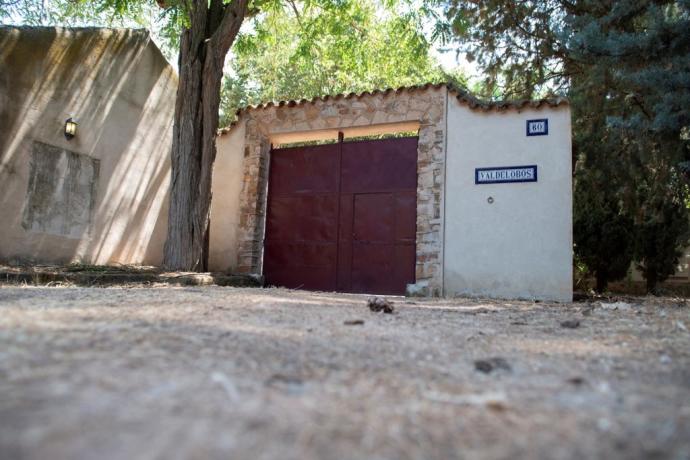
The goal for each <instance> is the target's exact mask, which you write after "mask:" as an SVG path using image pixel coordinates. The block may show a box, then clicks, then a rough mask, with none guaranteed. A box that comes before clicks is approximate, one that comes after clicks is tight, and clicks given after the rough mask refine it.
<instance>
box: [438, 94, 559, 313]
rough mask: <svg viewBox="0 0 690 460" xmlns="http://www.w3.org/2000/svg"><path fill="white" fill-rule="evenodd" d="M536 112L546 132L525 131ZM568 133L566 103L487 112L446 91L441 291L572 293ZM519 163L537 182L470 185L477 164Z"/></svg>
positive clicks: (552, 296) (534, 294)
mask: <svg viewBox="0 0 690 460" xmlns="http://www.w3.org/2000/svg"><path fill="white" fill-rule="evenodd" d="M541 118H548V119H549V135H548V136H534V137H528V136H526V120H528V119H541ZM570 133H571V127H570V110H569V108H568V106H561V107H558V108H543V109H539V110H536V109H524V110H521V111H518V110H517V109H508V110H505V111H497V110H492V111H488V112H485V111H481V110H470V109H469V108H468V107H467V106H466V105H464V104H461V103H460V102H458V101H457V100H456V99H455V98H454V97H452V96H451V97H449V106H448V140H447V143H448V151H447V158H446V164H447V171H446V196H445V216H446V219H445V235H446V237H445V254H444V261H445V263H444V290H445V294H446V295H448V296H452V295H455V294H464V295H468V294H469V295H480V296H489V297H504V298H537V299H554V300H562V301H569V300H571V299H572V179H571V177H572V176H571V134H570ZM521 165H537V166H538V181H537V182H528V183H504V184H482V185H475V176H474V174H475V168H482V167H496V166H521ZM489 197H492V198H493V204H490V203H488V201H487V200H488V198H489Z"/></svg>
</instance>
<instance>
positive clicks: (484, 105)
mask: <svg viewBox="0 0 690 460" xmlns="http://www.w3.org/2000/svg"><path fill="white" fill-rule="evenodd" d="M444 87H445V88H448V91H449V92H450V93H452V94H454V95H455V97H456V98H457V99H458V100H459V101H460V102H462V103H464V104H467V106H468V107H469V108H471V109H473V110H484V111H490V110H497V111H504V110H510V109H518V110H519V109H523V108H525V107H530V108H540V107H543V106H549V107H558V106H560V105H564V104H568V103H569V101H568V99H567V98H565V97H552V98H545V99H536V100H531V99H520V100H506V101H490V100H483V99H479V98H478V97H476V96H474V95H473V94H472V93H470V92H469V91H467V90H466V89H464V88H460V87H458V86H456V85H453V84H451V83H426V84H423V85H412V86H401V87H398V88H385V89H376V90H373V91H363V92H361V93H340V94H335V95H325V96H317V97H314V98H312V99H299V100H294V99H293V100H289V101H269V102H263V103H260V104H256V105H248V106H246V107H242V108H240V109H239V110H237V112H236V115H237V120H239V118H240V116H241V115H242V114H244V113H246V112H250V111H253V110H262V109H268V108H271V107H286V106H287V107H296V106H300V105H306V104H314V103H316V102H319V101H324V102H325V101H328V100H339V99H352V98H357V99H359V98H362V97H367V96H376V95H379V94H383V95H388V94H390V93H395V94H400V93H402V92H415V91H426V90H428V89H440V88H444ZM236 123H237V121H234V122H233V123H231V124H230V125H229V126H227V127H225V128H222V129H219V130H218V134H220V135H223V134H226V133H228V132H230V130H231V129H232V127H233V126H234V125H235V124H236Z"/></svg>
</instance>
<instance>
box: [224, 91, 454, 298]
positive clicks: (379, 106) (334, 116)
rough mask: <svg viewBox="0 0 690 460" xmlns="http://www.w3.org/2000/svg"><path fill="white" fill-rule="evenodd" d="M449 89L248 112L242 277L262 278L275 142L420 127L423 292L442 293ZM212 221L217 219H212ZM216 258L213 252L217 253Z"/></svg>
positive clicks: (241, 217) (418, 264)
mask: <svg viewBox="0 0 690 460" xmlns="http://www.w3.org/2000/svg"><path fill="white" fill-rule="evenodd" d="M446 94H447V90H446V88H445V87H441V88H438V87H430V88H423V89H418V90H414V89H409V90H402V91H399V92H395V91H390V92H378V93H374V94H365V95H362V96H354V97H347V98H346V97H337V98H327V99H325V100H323V99H318V100H315V101H313V102H305V103H302V104H298V105H293V106H289V105H286V106H282V107H275V106H273V107H267V108H259V109H252V110H249V111H247V112H244V113H243V115H242V120H243V122H245V123H246V134H245V145H244V177H243V183H242V192H241V195H240V202H239V206H240V212H239V232H238V243H237V248H238V270H239V271H240V272H251V273H261V270H262V267H261V260H262V251H263V235H264V219H265V206H266V192H267V177H268V159H269V152H270V145H271V141H270V139H271V136H272V135H277V134H284V133H290V132H300V131H310V130H322V129H333V128H336V129H337V128H341V129H344V128H350V127H356V126H371V125H378V124H386V123H401V122H410V121H415V122H419V126H420V129H419V145H418V158H417V174H418V185H417V241H416V245H417V262H416V280H417V287H418V288H419V289H420V290H421V291H422V292H426V293H429V294H433V295H440V294H441V289H442V263H443V261H442V241H443V224H442V221H443V215H442V214H443V206H442V194H443V180H444V170H445V166H444V151H445V147H444V142H445V104H446ZM211 219H214V217H213V214H212V217H211ZM213 251H214V248H213V245H212V246H211V252H213Z"/></svg>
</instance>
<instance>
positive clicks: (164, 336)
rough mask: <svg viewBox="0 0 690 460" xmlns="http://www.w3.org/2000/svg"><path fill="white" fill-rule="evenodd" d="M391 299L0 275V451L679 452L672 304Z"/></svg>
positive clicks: (271, 454) (684, 366)
mask: <svg viewBox="0 0 690 460" xmlns="http://www.w3.org/2000/svg"><path fill="white" fill-rule="evenodd" d="M391 300H392V301H393V303H394V306H395V309H396V311H395V313H394V314H390V315H389V314H383V313H373V312H370V311H369V310H368V309H367V307H366V297H362V296H355V295H337V294H324V293H305V292H299V291H288V290H276V289H270V290H269V289H247V288H245V289H242V288H218V287H191V288H170V287H166V288H132V289H127V288H71V287H70V288H65V287H63V288H59V287H58V288H35V287H24V288H22V287H4V288H0V457H2V458H3V459H48V458H49V459H68V458H69V459H79V458H98V459H127V458H137V459H141V458H143V459H148V458H151V459H178V458H179V459H188V458H190V459H197V458H198V459H206V458H219V459H220V458H222V459H229V458H232V459H300V460H309V459H452V458H487V459H491V458H544V459H546V458H548V459H581V458H606V459H611V458H621V459H637V458H669V459H688V458H690V332H689V329H690V306H688V305H687V304H686V302H685V301H683V300H678V299H668V298H667V299H643V298H640V299H637V301H633V302H630V303H619V304H611V303H601V302H589V303H588V302H585V303H576V304H570V305H564V304H544V303H536V304H535V303H531V302H493V301H481V300H469V299H455V300H445V301H441V300H408V299H403V298H391ZM357 320H363V322H364V324H357V323H358V321H357ZM345 322H354V323H355V324H354V325H348V324H345ZM564 322H565V326H570V327H563V325H562V323H564ZM578 322H579V326H578ZM574 326H577V327H574Z"/></svg>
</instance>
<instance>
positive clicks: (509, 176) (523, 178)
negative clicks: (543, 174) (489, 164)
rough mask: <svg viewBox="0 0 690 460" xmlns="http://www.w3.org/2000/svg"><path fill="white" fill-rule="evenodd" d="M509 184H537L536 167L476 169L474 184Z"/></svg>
mask: <svg viewBox="0 0 690 460" xmlns="http://www.w3.org/2000/svg"><path fill="white" fill-rule="evenodd" d="M510 182H537V165H528V166H498V167H495V168H476V169H475V170H474V183H475V184H503V183H510Z"/></svg>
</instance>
